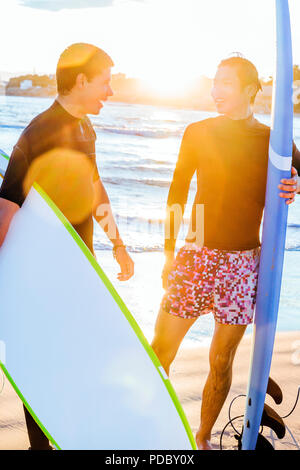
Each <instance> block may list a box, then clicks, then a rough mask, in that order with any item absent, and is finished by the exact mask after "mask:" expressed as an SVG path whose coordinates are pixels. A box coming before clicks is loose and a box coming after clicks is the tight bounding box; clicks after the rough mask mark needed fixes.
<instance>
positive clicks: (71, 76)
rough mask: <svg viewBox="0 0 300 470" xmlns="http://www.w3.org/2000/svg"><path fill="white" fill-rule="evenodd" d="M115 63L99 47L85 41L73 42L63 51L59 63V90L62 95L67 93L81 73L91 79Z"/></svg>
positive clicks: (57, 70)
mask: <svg viewBox="0 0 300 470" xmlns="http://www.w3.org/2000/svg"><path fill="white" fill-rule="evenodd" d="M113 65H114V63H113V61H112V59H111V58H110V56H109V55H108V54H106V52H104V51H103V50H102V49H100V48H99V47H96V46H93V45H92V44H85V43H76V44H72V45H71V46H69V47H67V48H66V49H65V50H64V51H63V52H62V54H61V56H60V58H59V60H58V63H57V68H56V82H57V91H58V93H59V94H61V95H67V94H68V93H69V92H70V91H71V90H72V88H73V87H74V85H75V82H76V78H77V76H78V75H79V74H80V73H83V74H84V75H85V76H86V78H87V80H88V81H90V80H92V79H93V78H94V77H95V76H97V75H101V73H102V72H103V71H104V70H105V69H107V68H109V67H113Z"/></svg>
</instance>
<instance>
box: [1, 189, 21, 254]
mask: <svg viewBox="0 0 300 470" xmlns="http://www.w3.org/2000/svg"><path fill="white" fill-rule="evenodd" d="M18 209H19V206H18V204H16V203H15V202H11V201H8V200H7V199H3V198H0V247H1V246H2V244H3V242H4V239H5V237H6V234H7V232H8V229H9V226H10V223H11V221H12V218H13V216H14V215H15V213H16V212H17V210H18Z"/></svg>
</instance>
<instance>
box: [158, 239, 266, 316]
mask: <svg viewBox="0 0 300 470" xmlns="http://www.w3.org/2000/svg"><path fill="white" fill-rule="evenodd" d="M259 256H260V248H259V247H258V248H254V249H253V250H248V251H225V250H217V249H209V248H206V247H202V248H199V247H195V246H194V245H186V246H184V247H183V248H181V250H179V252H178V254H177V256H176V259H175V261H174V265H173V268H172V271H171V273H170V274H169V278H168V287H167V291H166V294H165V295H164V297H163V300H162V304H161V307H162V308H163V310H165V311H166V312H168V313H170V314H173V315H177V316H179V317H182V318H196V317H198V316H200V315H203V314H205V313H209V312H212V313H213V314H214V317H215V320H216V321H218V322H219V323H223V324H228V325H248V324H249V323H251V322H252V320H253V315H254V308H255V301H256V290H257V278H258V266H259Z"/></svg>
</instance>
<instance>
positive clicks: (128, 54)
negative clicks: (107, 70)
mask: <svg viewBox="0 0 300 470" xmlns="http://www.w3.org/2000/svg"><path fill="white" fill-rule="evenodd" d="M289 4H290V11H291V22H292V34H293V49H294V63H296V64H299V65H300V28H299V27H298V23H297V19H299V18H300V1H299V0H290V1H289ZM0 18H1V38H2V45H1V54H0V71H6V72H13V73H15V72H16V73H19V72H26V73H54V72H55V68H56V63H57V60H58V57H59V55H60V53H61V52H62V51H63V49H64V48H65V47H67V46H68V45H70V44H72V43H73V42H89V43H93V44H95V45H97V46H99V47H101V48H102V49H104V50H105V51H106V52H108V53H109V54H110V55H111V57H112V58H113V61H114V63H115V67H114V69H113V73H118V72H123V73H125V74H126V75H127V76H129V77H137V78H142V79H144V80H148V81H149V82H152V83H154V84H155V83H157V84H159V83H162V84H163V83H164V84H165V86H166V85H167V84H168V83H169V84H170V83H173V84H174V83H176V82H178V83H179V82H181V83H187V82H188V81H189V80H191V79H193V78H195V77H198V76H201V75H206V76H209V77H212V76H213V75H214V72H215V68H216V66H217V64H218V63H219V61H220V60H221V59H222V58H224V57H228V55H230V54H231V53H232V52H235V51H238V52H241V53H243V54H244V55H245V56H246V57H247V58H248V59H250V60H252V61H253V62H254V63H255V64H256V66H257V68H258V70H259V73H260V76H261V77H269V76H270V75H272V73H273V68H274V43H275V0H226V1H224V0H1V1H0ZM0 76H1V72H0Z"/></svg>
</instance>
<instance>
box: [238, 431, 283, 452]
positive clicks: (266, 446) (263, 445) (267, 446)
mask: <svg viewBox="0 0 300 470" xmlns="http://www.w3.org/2000/svg"><path fill="white" fill-rule="evenodd" d="M234 437H235V439H236V440H237V441H238V450H242V437H243V435H242V434H240V435H235V436H234ZM255 450H275V449H274V447H273V446H272V444H271V442H269V441H268V439H266V438H265V437H264V436H263V435H262V434H259V435H258V437H257V442H256V447H255Z"/></svg>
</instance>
